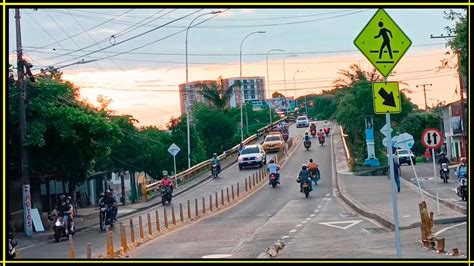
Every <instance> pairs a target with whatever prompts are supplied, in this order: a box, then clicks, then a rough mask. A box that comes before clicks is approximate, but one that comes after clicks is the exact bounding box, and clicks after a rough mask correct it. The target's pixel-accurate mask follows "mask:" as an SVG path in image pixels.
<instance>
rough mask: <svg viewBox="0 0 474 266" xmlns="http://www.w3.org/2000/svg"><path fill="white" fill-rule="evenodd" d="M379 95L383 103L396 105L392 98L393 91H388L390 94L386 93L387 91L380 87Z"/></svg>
mask: <svg viewBox="0 0 474 266" xmlns="http://www.w3.org/2000/svg"><path fill="white" fill-rule="evenodd" d="M379 95H380V96H382V98H383V100H384V101H383V105H386V106H392V107H397V105H396V104H395V99H394V98H393V92H390V94H388V92H387V91H386V90H385V89H384V88H383V87H382V88H381V89H380V90H379Z"/></svg>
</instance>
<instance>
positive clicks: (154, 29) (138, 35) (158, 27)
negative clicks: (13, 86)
mask: <svg viewBox="0 0 474 266" xmlns="http://www.w3.org/2000/svg"><path fill="white" fill-rule="evenodd" d="M199 11H200V10H198V11H194V12H192V13H190V14H187V15H185V16H183V17H181V18H178V19H175V20H172V21H170V22H167V23H165V24H163V25H160V26H157V27H155V28H153V29H151V30H148V31H145V32H143V33H140V34H137V35H135V36H133V37H130V38H128V39H125V40H123V41H120V42H118V43H115V44H113V45H110V46H107V47H105V48H101V49H98V50H95V51H92V52H90V53H87V54H86V55H85V56H88V55H91V54H95V53H97V52H100V51H103V50H105V49H108V48H111V47H114V46H117V45H119V44H122V43H125V42H128V41H130V40H133V39H136V38H138V37H141V36H143V35H145V34H148V33H150V32H153V31H156V30H158V29H160V28H163V27H165V26H167V25H169V24H172V23H174V22H176V21H179V20H180V19H182V18H185V17H188V16H191V15H193V14H195V13H197V12H199ZM110 57H114V56H109V57H107V58H103V59H108V58H110ZM79 58H81V56H79V57H75V58H73V59H70V60H63V61H61V62H57V63H56V64H54V65H58V64H62V63H65V62H67V61H72V60H76V59H79ZM99 60H101V59H99Z"/></svg>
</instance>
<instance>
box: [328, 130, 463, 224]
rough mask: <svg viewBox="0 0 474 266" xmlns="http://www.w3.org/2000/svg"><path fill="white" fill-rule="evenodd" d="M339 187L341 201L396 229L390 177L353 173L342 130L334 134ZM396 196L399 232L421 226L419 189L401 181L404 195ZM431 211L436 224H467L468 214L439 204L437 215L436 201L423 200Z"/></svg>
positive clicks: (425, 198) (428, 198)
mask: <svg viewBox="0 0 474 266" xmlns="http://www.w3.org/2000/svg"><path fill="white" fill-rule="evenodd" d="M333 142H334V143H333V147H334V152H335V154H334V155H335V160H336V169H337V185H338V189H339V193H340V196H341V198H342V199H343V200H344V201H345V202H346V203H347V204H349V205H350V206H351V207H352V208H354V209H356V210H357V211H358V212H359V213H361V214H363V215H364V216H366V217H369V218H372V219H374V220H376V221H378V222H379V223H381V224H383V225H385V226H387V227H389V228H392V229H394V227H395V226H394V219H393V207H392V187H391V184H390V182H389V180H388V179H387V176H386V175H384V176H356V175H354V174H353V173H351V172H350V170H349V166H348V163H347V158H346V154H345V151H344V144H343V143H342V136H341V132H340V131H339V130H337V131H335V132H334V134H333ZM396 196H397V205H398V206H397V209H398V220H399V225H400V229H408V228H415V227H419V226H420V224H421V220H420V213H419V207H418V204H419V203H421V201H422V199H421V195H420V193H419V192H418V190H417V188H416V187H414V186H411V184H409V182H408V181H406V180H404V179H401V192H400V193H397V194H396ZM424 200H425V201H426V204H427V206H428V210H429V211H430V212H431V211H432V212H433V214H434V223H435V224H442V223H454V222H464V221H467V217H466V215H465V214H463V213H461V212H457V211H455V210H453V209H451V208H448V207H446V206H444V205H442V204H440V213H439V214H438V213H437V209H436V200H433V199H432V198H430V197H426V196H425V197H424Z"/></svg>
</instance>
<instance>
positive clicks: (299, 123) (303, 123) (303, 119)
mask: <svg viewBox="0 0 474 266" xmlns="http://www.w3.org/2000/svg"><path fill="white" fill-rule="evenodd" d="M296 127H309V119H308V117H307V116H305V115H301V116H298V117H297V118H296Z"/></svg>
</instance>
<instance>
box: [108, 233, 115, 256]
mask: <svg viewBox="0 0 474 266" xmlns="http://www.w3.org/2000/svg"><path fill="white" fill-rule="evenodd" d="M107 257H108V258H113V257H114V238H113V234H112V231H107Z"/></svg>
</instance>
